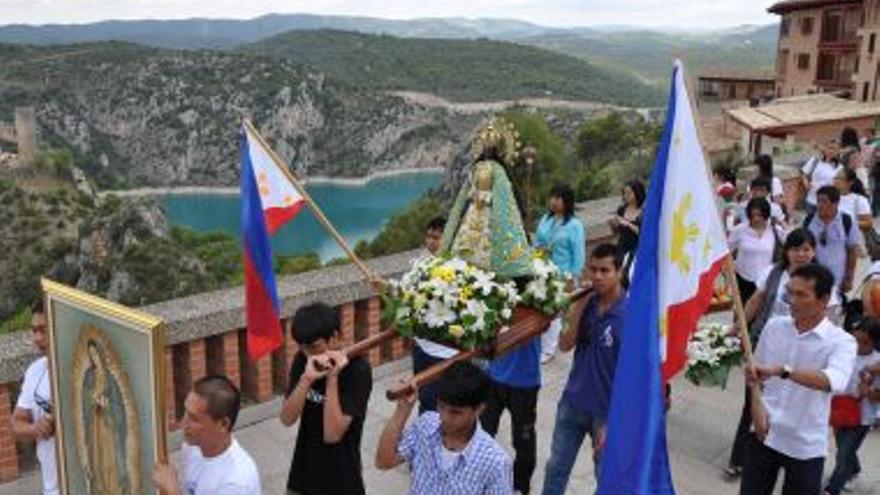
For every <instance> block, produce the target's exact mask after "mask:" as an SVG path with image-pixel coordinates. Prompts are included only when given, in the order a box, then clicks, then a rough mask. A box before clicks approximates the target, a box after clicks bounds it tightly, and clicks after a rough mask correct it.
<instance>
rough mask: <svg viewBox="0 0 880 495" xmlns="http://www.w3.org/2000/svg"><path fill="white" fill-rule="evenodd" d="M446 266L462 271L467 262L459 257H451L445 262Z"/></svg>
mask: <svg viewBox="0 0 880 495" xmlns="http://www.w3.org/2000/svg"><path fill="white" fill-rule="evenodd" d="M446 266H448V267H449V268H452V269H453V270H455V271H456V272H463V271H464V270H465V268H467V267H468V264H467V262H465V261H464V260H463V259H461V258H452V259H451V260H449V261H447V262H446Z"/></svg>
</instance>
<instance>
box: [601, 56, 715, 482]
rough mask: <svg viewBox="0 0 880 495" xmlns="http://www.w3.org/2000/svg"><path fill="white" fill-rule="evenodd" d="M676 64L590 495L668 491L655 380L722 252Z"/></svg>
mask: <svg viewBox="0 0 880 495" xmlns="http://www.w3.org/2000/svg"><path fill="white" fill-rule="evenodd" d="M682 72H683V71H682V67H681V63H680V62H677V63H676V64H675V69H674V70H673V73H672V88H671V91H670V95H669V107H668V110H667V115H666V126H665V129H664V131H663V140H662V141H661V143H660V147H659V150H658V152H657V159H656V161H655V163H654V170H653V172H652V173H651V181H650V185H649V189H648V195H647V198H646V200H645V209H644V215H643V217H642V229H641V236H640V237H639V246H638V250H637V252H636V258H635V270H634V272H633V278H632V284H631V285H630V290H629V295H628V300H627V317H626V321H625V322H624V326H623V333H622V335H621V340H620V352H619V357H618V361H617V370H618V373H615V374H614V384H613V387H612V391H611V409H610V411H609V415H608V433H607V443H606V444H605V449H604V451H603V452H602V463H601V474H600V476H599V487H598V489H597V494H598V495H674V494H675V488H674V486H673V483H672V476H671V472H670V468H669V456H668V452H667V449H666V418H665V412H664V401H663V381H664V378H668V377H671V376H673V375H674V374H675V373H677V372H678V371H679V370H681V368H682V367H684V364H685V363H686V362H687V357H686V355H687V343H688V340H689V338H690V335H691V332H692V331H693V330H694V328H695V327H696V324H697V320H699V318H700V316H702V314H703V313H704V312H705V311H706V309H707V307H708V305H709V302H710V301H711V297H712V286H713V283H714V281H715V277H716V276H717V275H718V273H719V272H720V271H721V268H722V266H723V264H724V262H725V260H726V257H727V241H726V239H725V236H724V230H723V228H722V226H721V218H720V217H719V215H718V212H717V210H716V208H715V201H714V198H713V197H712V188H711V187H710V185H709V174H708V170H707V168H706V164H705V159H704V156H703V149H702V147H701V146H700V140H699V137H698V134H697V128H696V125H695V123H694V117H693V113H692V111H691V105H690V100H689V99H688V93H687V88H686V86H685V84H684V75H683V74H682ZM664 357H665V359H663V361H662V373H663V377H661V359H662V358H664Z"/></svg>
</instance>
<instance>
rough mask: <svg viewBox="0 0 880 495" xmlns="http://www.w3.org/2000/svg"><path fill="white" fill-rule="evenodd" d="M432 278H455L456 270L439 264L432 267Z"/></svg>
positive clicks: (447, 279)
mask: <svg viewBox="0 0 880 495" xmlns="http://www.w3.org/2000/svg"><path fill="white" fill-rule="evenodd" d="M431 278H439V279H441V280H445V281H447V282H452V281H453V280H455V270H453V269H452V268H449V267H447V266H438V267H434V268H432V269H431Z"/></svg>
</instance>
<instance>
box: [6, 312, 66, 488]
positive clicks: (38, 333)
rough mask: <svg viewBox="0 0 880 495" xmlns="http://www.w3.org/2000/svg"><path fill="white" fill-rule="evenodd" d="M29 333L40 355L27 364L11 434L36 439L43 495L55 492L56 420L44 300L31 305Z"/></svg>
mask: <svg viewBox="0 0 880 495" xmlns="http://www.w3.org/2000/svg"><path fill="white" fill-rule="evenodd" d="M31 315H32V316H31V333H32V335H33V339H34V347H36V348H37V350H38V351H39V352H40V354H42V356H41V357H40V358H39V359H37V360H36V361H34V362H33V363H31V365H30V366H28V369H27V371H26V372H25V374H24V382H22V384H21V393H20V394H19V395H18V402H17V403H16V404H15V410H14V411H13V412H12V434H13V436H15V439H16V440H19V441H36V442H37V460H38V461H40V472H41V474H42V477H43V495H58V469H57V467H56V465H55V422H54V421H53V419H52V379H51V377H50V375H49V360H48V358H47V357H46V351H47V350H48V348H49V337H48V335H46V312H45V311H44V309H43V301H42V300H40V301H38V302H37V303H35V304H34V305H33V306H31Z"/></svg>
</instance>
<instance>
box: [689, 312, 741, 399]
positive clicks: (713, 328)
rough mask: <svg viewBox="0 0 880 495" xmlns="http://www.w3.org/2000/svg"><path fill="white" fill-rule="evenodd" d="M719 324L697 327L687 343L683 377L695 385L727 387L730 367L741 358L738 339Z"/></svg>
mask: <svg viewBox="0 0 880 495" xmlns="http://www.w3.org/2000/svg"><path fill="white" fill-rule="evenodd" d="M729 329H730V327H729V326H727V325H723V324H721V323H706V324H701V325H700V326H699V327H697V330H696V331H695V332H694V335H693V336H692V337H691V340H690V342H689V343H688V349H687V352H688V363H687V364H688V368H687V371H686V372H685V377H687V379H688V380H690V381H691V382H693V383H694V384H695V385H705V386H716V387H717V386H720V387H721V388H725V387H726V386H727V377H728V376H729V375H730V369H731V368H733V367H734V366H737V365H739V364H740V362H741V361H742V341H741V340H740V338H739V337H738V336H736V335H732V334H731V333H730V330H729Z"/></svg>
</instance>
